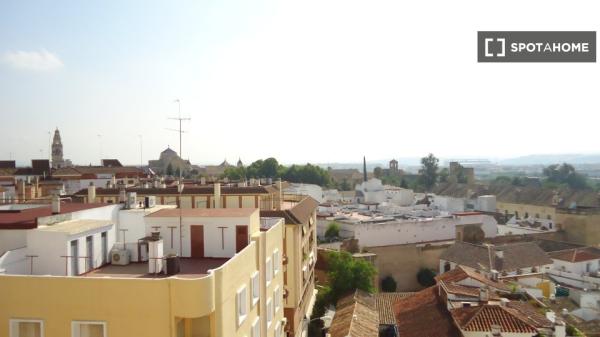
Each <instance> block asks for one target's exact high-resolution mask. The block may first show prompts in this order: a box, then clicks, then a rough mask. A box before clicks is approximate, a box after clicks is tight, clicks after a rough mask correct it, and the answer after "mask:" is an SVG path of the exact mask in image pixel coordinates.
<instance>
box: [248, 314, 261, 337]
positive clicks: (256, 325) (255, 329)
mask: <svg viewBox="0 0 600 337" xmlns="http://www.w3.org/2000/svg"><path fill="white" fill-rule="evenodd" d="M250 336H252V337H260V317H256V318H255V319H254V322H252V328H251V330H250Z"/></svg>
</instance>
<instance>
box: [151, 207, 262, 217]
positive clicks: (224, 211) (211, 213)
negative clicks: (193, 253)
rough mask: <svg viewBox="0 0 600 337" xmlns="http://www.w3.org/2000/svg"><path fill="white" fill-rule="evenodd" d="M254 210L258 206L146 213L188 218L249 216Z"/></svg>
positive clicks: (184, 209) (177, 209)
mask: <svg viewBox="0 0 600 337" xmlns="http://www.w3.org/2000/svg"><path fill="white" fill-rule="evenodd" d="M254 212H258V208H183V209H180V208H175V209H161V210H159V211H158V212H154V213H152V214H148V215H146V216H147V217H152V218H174V217H179V216H180V215H181V216H182V217H186V218H195V217H198V218H201V217H210V218H215V217H222V218H231V217H249V216H251V215H252V214H254Z"/></svg>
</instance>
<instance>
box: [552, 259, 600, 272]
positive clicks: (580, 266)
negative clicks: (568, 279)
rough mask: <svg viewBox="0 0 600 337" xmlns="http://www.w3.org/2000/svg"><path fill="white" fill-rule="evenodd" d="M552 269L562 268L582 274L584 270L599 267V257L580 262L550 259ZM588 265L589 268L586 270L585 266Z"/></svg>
mask: <svg viewBox="0 0 600 337" xmlns="http://www.w3.org/2000/svg"><path fill="white" fill-rule="evenodd" d="M552 261H553V269H556V270H564V271H567V272H571V273H574V274H583V273H585V272H596V271H598V269H599V267H600V259H596V260H590V261H582V262H568V261H563V260H557V259H552ZM588 263H589V265H590V269H589V270H587V269H586V266H587V265H588Z"/></svg>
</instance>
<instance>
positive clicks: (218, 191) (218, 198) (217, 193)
mask: <svg viewBox="0 0 600 337" xmlns="http://www.w3.org/2000/svg"><path fill="white" fill-rule="evenodd" d="M213 187H214V199H215V208H221V184H220V183H215V184H214V185H213Z"/></svg>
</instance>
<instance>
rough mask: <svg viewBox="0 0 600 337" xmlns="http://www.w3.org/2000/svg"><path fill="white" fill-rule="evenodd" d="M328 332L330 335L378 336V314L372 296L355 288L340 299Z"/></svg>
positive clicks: (343, 336)
mask: <svg viewBox="0 0 600 337" xmlns="http://www.w3.org/2000/svg"><path fill="white" fill-rule="evenodd" d="M329 334H330V335H331V337H378V336H379V315H378V314H377V310H376V309H375V302H374V299H373V297H372V296H371V295H369V294H367V293H365V292H362V291H359V290H357V291H356V292H355V293H354V294H350V295H348V296H346V297H343V298H342V299H340V300H339V301H338V303H337V306H336V311H335V316H333V320H332V321H331V327H330V328H329Z"/></svg>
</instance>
